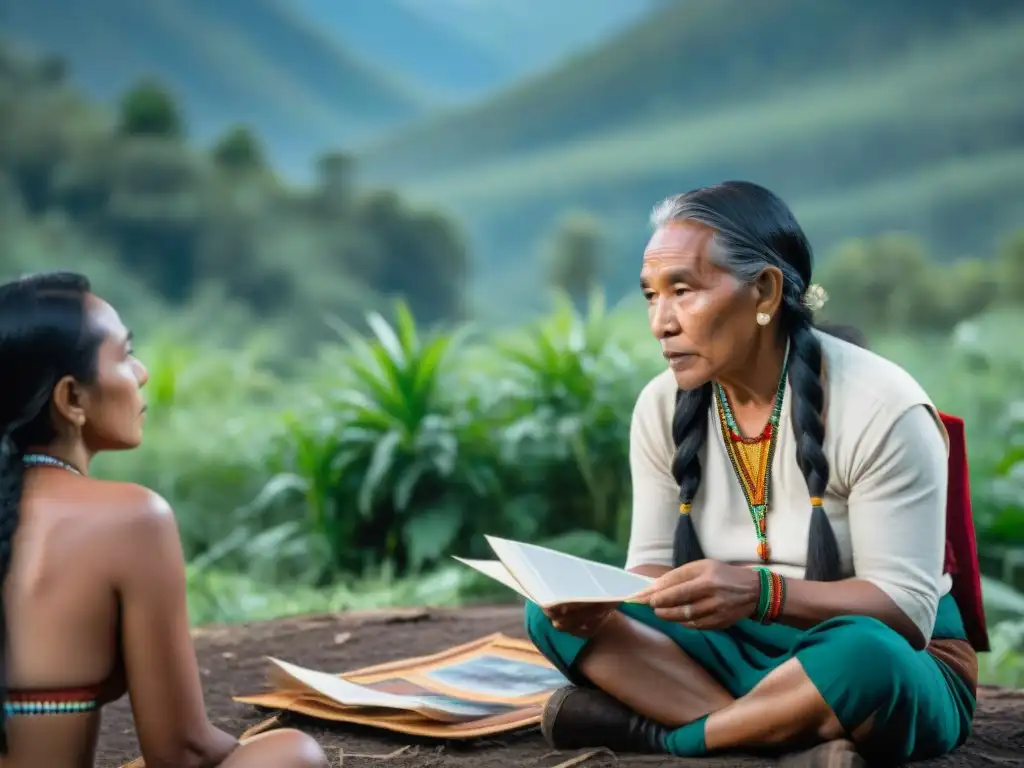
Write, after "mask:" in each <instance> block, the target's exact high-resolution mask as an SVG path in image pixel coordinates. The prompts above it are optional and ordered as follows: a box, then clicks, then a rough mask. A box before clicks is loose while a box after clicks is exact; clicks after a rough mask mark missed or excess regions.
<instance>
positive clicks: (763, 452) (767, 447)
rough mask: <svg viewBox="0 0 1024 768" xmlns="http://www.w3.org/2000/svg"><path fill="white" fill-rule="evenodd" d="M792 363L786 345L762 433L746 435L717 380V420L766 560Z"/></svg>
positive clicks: (762, 556) (768, 551)
mask: <svg viewBox="0 0 1024 768" xmlns="http://www.w3.org/2000/svg"><path fill="white" fill-rule="evenodd" d="M788 363H789V345H788V344H787V345H786V356H785V357H784V358H783V362H782V373H781V374H780V376H779V386H778V389H777V390H776V392H775V404H774V406H773V407H772V413H771V416H769V417H768V423H767V424H765V427H764V429H763V430H762V431H761V434H759V435H757V437H744V436H743V435H742V434H741V433H740V429H739V427H738V426H737V425H736V419H735V417H734V416H733V413H732V409H731V408H730V407H729V396H728V395H726V393H725V390H724V389H722V386H721V385H720V384H718V383H717V382H716V383H715V395H716V397H715V403H716V405H717V407H718V423H719V426H720V427H721V429H722V439H723V440H725V449H726V451H727V452H728V454H729V461H730V462H731V463H732V468H733V470H734V471H735V473H736V478H737V479H738V480H739V483H740V487H741V488H742V489H743V496H744V497H745V498H746V500H747V508H748V509H749V511H750V519H751V521H752V522H753V523H754V532H755V534H756V535H757V556H758V557H759V558H761V560H762V561H763V562H766V563H767V562H768V561H769V560H770V559H771V556H772V551H771V547H770V546H769V545H768V526H767V522H766V516H767V514H768V505H769V503H770V501H771V483H772V471H771V470H772V460H773V459H774V458H775V447H776V445H777V444H778V436H779V419H780V415H781V413H782V400H783V396H784V394H785V391H786V386H785V385H786V371H787V368H788Z"/></svg>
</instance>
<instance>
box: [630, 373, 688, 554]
mask: <svg viewBox="0 0 1024 768" xmlns="http://www.w3.org/2000/svg"><path fill="white" fill-rule="evenodd" d="M663 390H664V391H663ZM671 391H672V392H674V391H675V389H674V386H673V387H672V388H671ZM666 392H668V388H667V387H666V386H664V383H663V382H662V381H660V380H659V379H655V380H654V381H652V382H650V383H649V384H648V385H647V386H646V387H645V388H644V389H643V391H642V392H641V393H640V396H639V397H638V398H637V403H636V406H635V407H634V409H633V418H632V421H631V424H630V434H629V468H630V476H631V480H632V485H633V510H632V522H631V526H630V535H629V553H628V556H627V558H626V568H627V569H628V568H635V567H636V566H638V565H667V566H671V565H672V542H673V537H674V534H675V525H676V519H677V518H678V516H679V486H678V485H677V484H676V481H675V479H674V478H673V477H672V456H673V452H674V446H673V444H672V434H671V418H672V413H671V407H672V406H670V405H669V403H668V402H667V401H666V397H665V395H666ZM669 399H671V398H669Z"/></svg>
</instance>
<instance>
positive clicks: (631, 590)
mask: <svg viewBox="0 0 1024 768" xmlns="http://www.w3.org/2000/svg"><path fill="white" fill-rule="evenodd" d="M486 538H487V543H488V544H490V545H491V549H493V550H494V553H495V554H496V555H497V556H498V557H499V558H500V559H501V561H502V562H503V563H504V564H505V566H506V568H508V570H509V572H510V573H511V574H512V576H513V577H514V578H515V580H516V581H518V582H519V583H520V584H521V585H522V586H523V588H524V589H525V590H526V591H527V592H529V593H530V594H531V595H532V596H533V598H532V599H533V600H535V601H536V602H537V603H538V604H539V605H542V606H548V605H555V604H558V603H582V602H604V601H607V602H623V601H625V600H628V599H629V598H630V597H632V596H633V595H635V594H636V593H637V592H639V591H640V590H642V589H644V588H645V587H646V586H648V585H649V584H650V583H651V582H652V581H653V579H649V578H647V577H646V576H639V575H637V574H635V573H630V572H629V571H626V570H623V569H622V568H616V567H614V566H611V565H605V564H603V563H595V562H593V561H591V560H584V559H583V558H582V557H576V556H575V555H567V554H565V553H564V552H557V551H555V550H553V549H548V548H547V547H539V546H537V545H536V544H524V543H522V542H518V541H509V540H508V539H499V538H497V537H494V536H487V537H486Z"/></svg>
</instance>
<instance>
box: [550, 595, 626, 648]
mask: <svg viewBox="0 0 1024 768" xmlns="http://www.w3.org/2000/svg"><path fill="white" fill-rule="evenodd" d="M617 609H618V606H617V605H613V604H611V603H564V604H562V605H556V606H553V607H551V608H545V609H543V610H544V615H545V616H547V617H548V618H549V619H551V624H552V626H554V628H555V629H557V630H558V631H559V632H566V633H568V634H570V635H573V636H574V637H582V638H585V639H588V640H589V639H590V638H592V637H593V636H594V635H595V634H597V631H598V630H599V629H601V627H603V626H604V625H605V622H607V621H608V620H609V619H610V618H611V617H612V615H613V614H614V613H615V611H616V610H617Z"/></svg>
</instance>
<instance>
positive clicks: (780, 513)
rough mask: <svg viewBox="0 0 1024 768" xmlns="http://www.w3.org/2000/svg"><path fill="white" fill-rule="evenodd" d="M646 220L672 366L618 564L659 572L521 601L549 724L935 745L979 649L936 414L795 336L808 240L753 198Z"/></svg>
mask: <svg viewBox="0 0 1024 768" xmlns="http://www.w3.org/2000/svg"><path fill="white" fill-rule="evenodd" d="M653 223H654V230H655V231H654V234H653V236H652V238H651V240H650V242H649V243H648V245H647V248H646V251H645V253H644V260H643V267H642V270H641V286H642V289H643V292H644V296H645V297H646V298H647V302H648V312H649V318H650V327H651V331H652V332H653V334H654V336H655V337H656V338H657V340H658V342H659V343H660V344H661V347H662V350H663V352H664V355H665V359H666V363H667V370H666V371H665V372H664V373H662V374H661V375H659V376H657V377H656V378H655V379H654V380H653V381H651V382H650V384H649V385H648V386H647V387H646V388H645V389H644V391H643V392H642V393H641V394H640V397H639V399H638V401H637V404H636V409H635V412H634V415H633V423H632V433H631V441H630V463H631V470H632V479H633V488H634V498H633V522H632V535H631V539H630V545H629V561H628V564H627V567H628V568H630V569H631V570H633V571H636V572H639V573H643V574H645V575H648V576H651V577H654V578H656V581H655V582H654V584H653V585H652V586H651V587H650V588H649V589H648V590H646V591H645V592H644V593H643V594H642V595H641V598H642V599H643V601H644V602H645V603H646V604H639V605H638V604H628V605H624V606H623V607H622V608H621V609H620V610H618V611H610V612H601V611H595V610H594V609H587V608H585V607H577V608H576V609H574V610H570V611H566V612H562V613H559V614H557V615H551V616H548V615H545V614H544V612H542V611H541V610H540V609H539V608H538V607H537V606H536V605H533V604H530V605H528V606H527V627H528V630H529V633H530V636H531V637H532V638H533V641H534V643H535V644H536V645H537V647H538V648H539V649H540V650H541V651H542V652H543V653H544V654H545V655H546V656H547V657H548V658H549V659H550V660H551V661H552V662H553V663H554V664H555V665H556V666H558V667H559V668H560V669H561V670H562V671H563V672H564V673H565V674H566V675H567V676H568V677H569V679H571V680H573V681H574V682H575V683H577V684H578V686H579V687H570V688H566V689H563V690H562V691H560V692H558V693H556V694H555V695H554V696H553V697H552V698H551V700H550V701H549V703H548V705H547V709H546V711H545V716H544V723H543V730H544V732H545V734H546V735H547V737H548V739H549V740H550V741H551V742H552V744H553V745H554V746H556V747H563V748H564V747H582V746H597V745H602V746H609V747H612V748H618V749H635V750H642V751H653V752H659V753H668V754H674V755H701V754H705V753H707V752H715V751H721V750H732V749H743V748H748V749H750V748H753V749H768V748H771V749H773V750H782V751H788V752H789V755H790V757H789V759H788V760H789V761H790V762H791V763H794V762H795V763H796V764H803V765H836V766H839V765H850V766H852V765H863V764H864V762H863V756H865V755H867V756H878V757H880V758H881V759H884V760H887V761H891V762H896V763H899V762H902V761H907V760H917V759H922V758H926V757H934V756H938V755H943V754H945V753H948V752H950V751H951V750H953V749H955V748H956V747H957V746H959V745H961V744H963V742H964V741H965V740H966V739H967V737H968V736H969V735H970V732H971V723H972V718H973V715H974V710H975V690H976V684H977V657H976V655H975V651H974V649H973V647H972V646H971V644H970V643H969V642H968V640H967V638H966V633H965V629H964V624H963V621H962V617H961V614H960V612H959V609H958V607H957V603H956V601H955V599H954V598H953V596H952V595H951V594H950V591H949V590H950V585H951V580H950V576H949V575H947V574H944V572H943V564H944V556H945V542H946V494H947V481H948V465H947V447H948V446H947V434H946V431H945V429H944V427H943V424H942V421H941V419H940V415H939V414H938V412H937V411H936V409H935V407H934V406H933V405H932V403H931V401H930V400H929V398H928V396H927V395H926V394H925V392H924V391H923V390H922V389H921V387H920V386H919V385H918V384H917V383H916V382H915V381H914V380H913V379H912V378H911V377H910V376H909V375H908V374H907V373H906V372H905V371H903V370H902V369H900V368H899V367H897V366H896V365H895V364H893V363H891V362H889V361H887V360H885V359H883V358H881V357H879V356H878V355H875V354H873V353H871V352H869V351H867V350H866V349H862V348H861V347H860V346H856V345H855V344H850V343H847V342H845V341H842V340H840V339H839V338H837V337H836V336H833V335H830V334H827V333H823V332H821V331H820V330H819V329H816V328H815V327H814V326H813V323H812V307H813V306H814V305H815V304H816V303H817V302H818V300H820V299H821V296H820V295H819V294H818V292H817V291H816V290H815V289H814V288H813V287H812V284H811V249H810V246H809V244H808V242H807V239H806V238H805V236H804V233H803V232H802V231H801V229H800V226H799V225H798V224H797V222H796V220H795V219H794V217H793V215H792V214H791V212H790V211H789V209H788V208H787V207H786V205H785V204H784V203H783V202H782V201H781V200H779V199H778V198H777V197H776V196H775V195H773V194H772V193H771V192H769V191H768V190H765V189H763V188H762V187H759V186H757V185H754V184H750V183H744V182H730V183H724V184H720V185H717V186H713V187H708V188H704V189H698V190H695V191H693V192H690V193H688V194H684V195H679V196H677V197H673V198H670V199H668V200H667V201H665V202H664V203H663V204H662V205H661V206H659V207H658V208H657V209H656V210H655V214H654V222H653ZM840 333H843V335H848V336H849V337H850V338H852V339H853V340H854V341H855V342H858V343H861V344H862V343H864V340H863V338H860V337H859V334H850V333H849V329H847V330H845V331H840ZM808 744H810V745H815V744H817V746H811V747H810V748H807V745H808Z"/></svg>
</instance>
